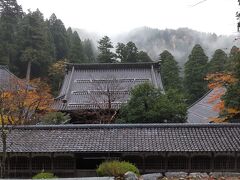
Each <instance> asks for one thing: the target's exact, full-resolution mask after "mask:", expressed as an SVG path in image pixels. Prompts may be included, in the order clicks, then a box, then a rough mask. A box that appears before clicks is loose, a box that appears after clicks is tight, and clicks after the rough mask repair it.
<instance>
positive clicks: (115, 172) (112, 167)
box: [97, 161, 140, 177]
mask: <svg viewBox="0 0 240 180" xmlns="http://www.w3.org/2000/svg"><path fill="white" fill-rule="evenodd" d="M128 171H131V172H134V173H135V174H136V175H140V173H139V170H138V168H137V167H136V166H135V165H133V164H132V163H129V162H125V161H121V162H120V161H105V162H103V163H101V164H100V165H99V166H98V168H97V174H98V176H114V177H123V176H124V174H125V173H126V172H128Z"/></svg>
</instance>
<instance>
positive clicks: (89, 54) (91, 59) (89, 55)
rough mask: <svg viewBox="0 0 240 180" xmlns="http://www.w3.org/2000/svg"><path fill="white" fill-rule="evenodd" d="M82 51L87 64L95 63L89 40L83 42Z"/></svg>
mask: <svg viewBox="0 0 240 180" xmlns="http://www.w3.org/2000/svg"><path fill="white" fill-rule="evenodd" d="M83 50H84V54H85V59H86V62H87V63H93V62H95V61H96V60H95V54H94V49H93V45H92V42H91V40H89V39H86V40H84V41H83Z"/></svg>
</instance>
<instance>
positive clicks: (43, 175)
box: [32, 172, 58, 179]
mask: <svg viewBox="0 0 240 180" xmlns="http://www.w3.org/2000/svg"><path fill="white" fill-rule="evenodd" d="M53 178H58V177H57V176H54V174H53V173H50V172H41V173H38V174H36V175H35V176H33V177H32V179H53Z"/></svg>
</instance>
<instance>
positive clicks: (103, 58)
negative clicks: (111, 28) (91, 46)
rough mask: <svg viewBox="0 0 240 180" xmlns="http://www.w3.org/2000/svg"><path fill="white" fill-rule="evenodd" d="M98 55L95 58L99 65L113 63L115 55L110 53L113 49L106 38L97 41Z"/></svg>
mask: <svg viewBox="0 0 240 180" xmlns="http://www.w3.org/2000/svg"><path fill="white" fill-rule="evenodd" d="M98 44H99V45H98V49H99V54H98V57H97V60H98V62H100V63H114V62H116V60H115V54H114V53H113V52H112V51H111V49H112V48H113V45H112V42H111V40H110V38H109V37H108V36H104V37H103V38H102V39H100V40H99V41H98Z"/></svg>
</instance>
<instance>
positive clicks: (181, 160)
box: [168, 156, 188, 170]
mask: <svg viewBox="0 0 240 180" xmlns="http://www.w3.org/2000/svg"><path fill="white" fill-rule="evenodd" d="M168 169H175V170H182V169H188V159H187V157H185V156H171V157H169V158H168Z"/></svg>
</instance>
